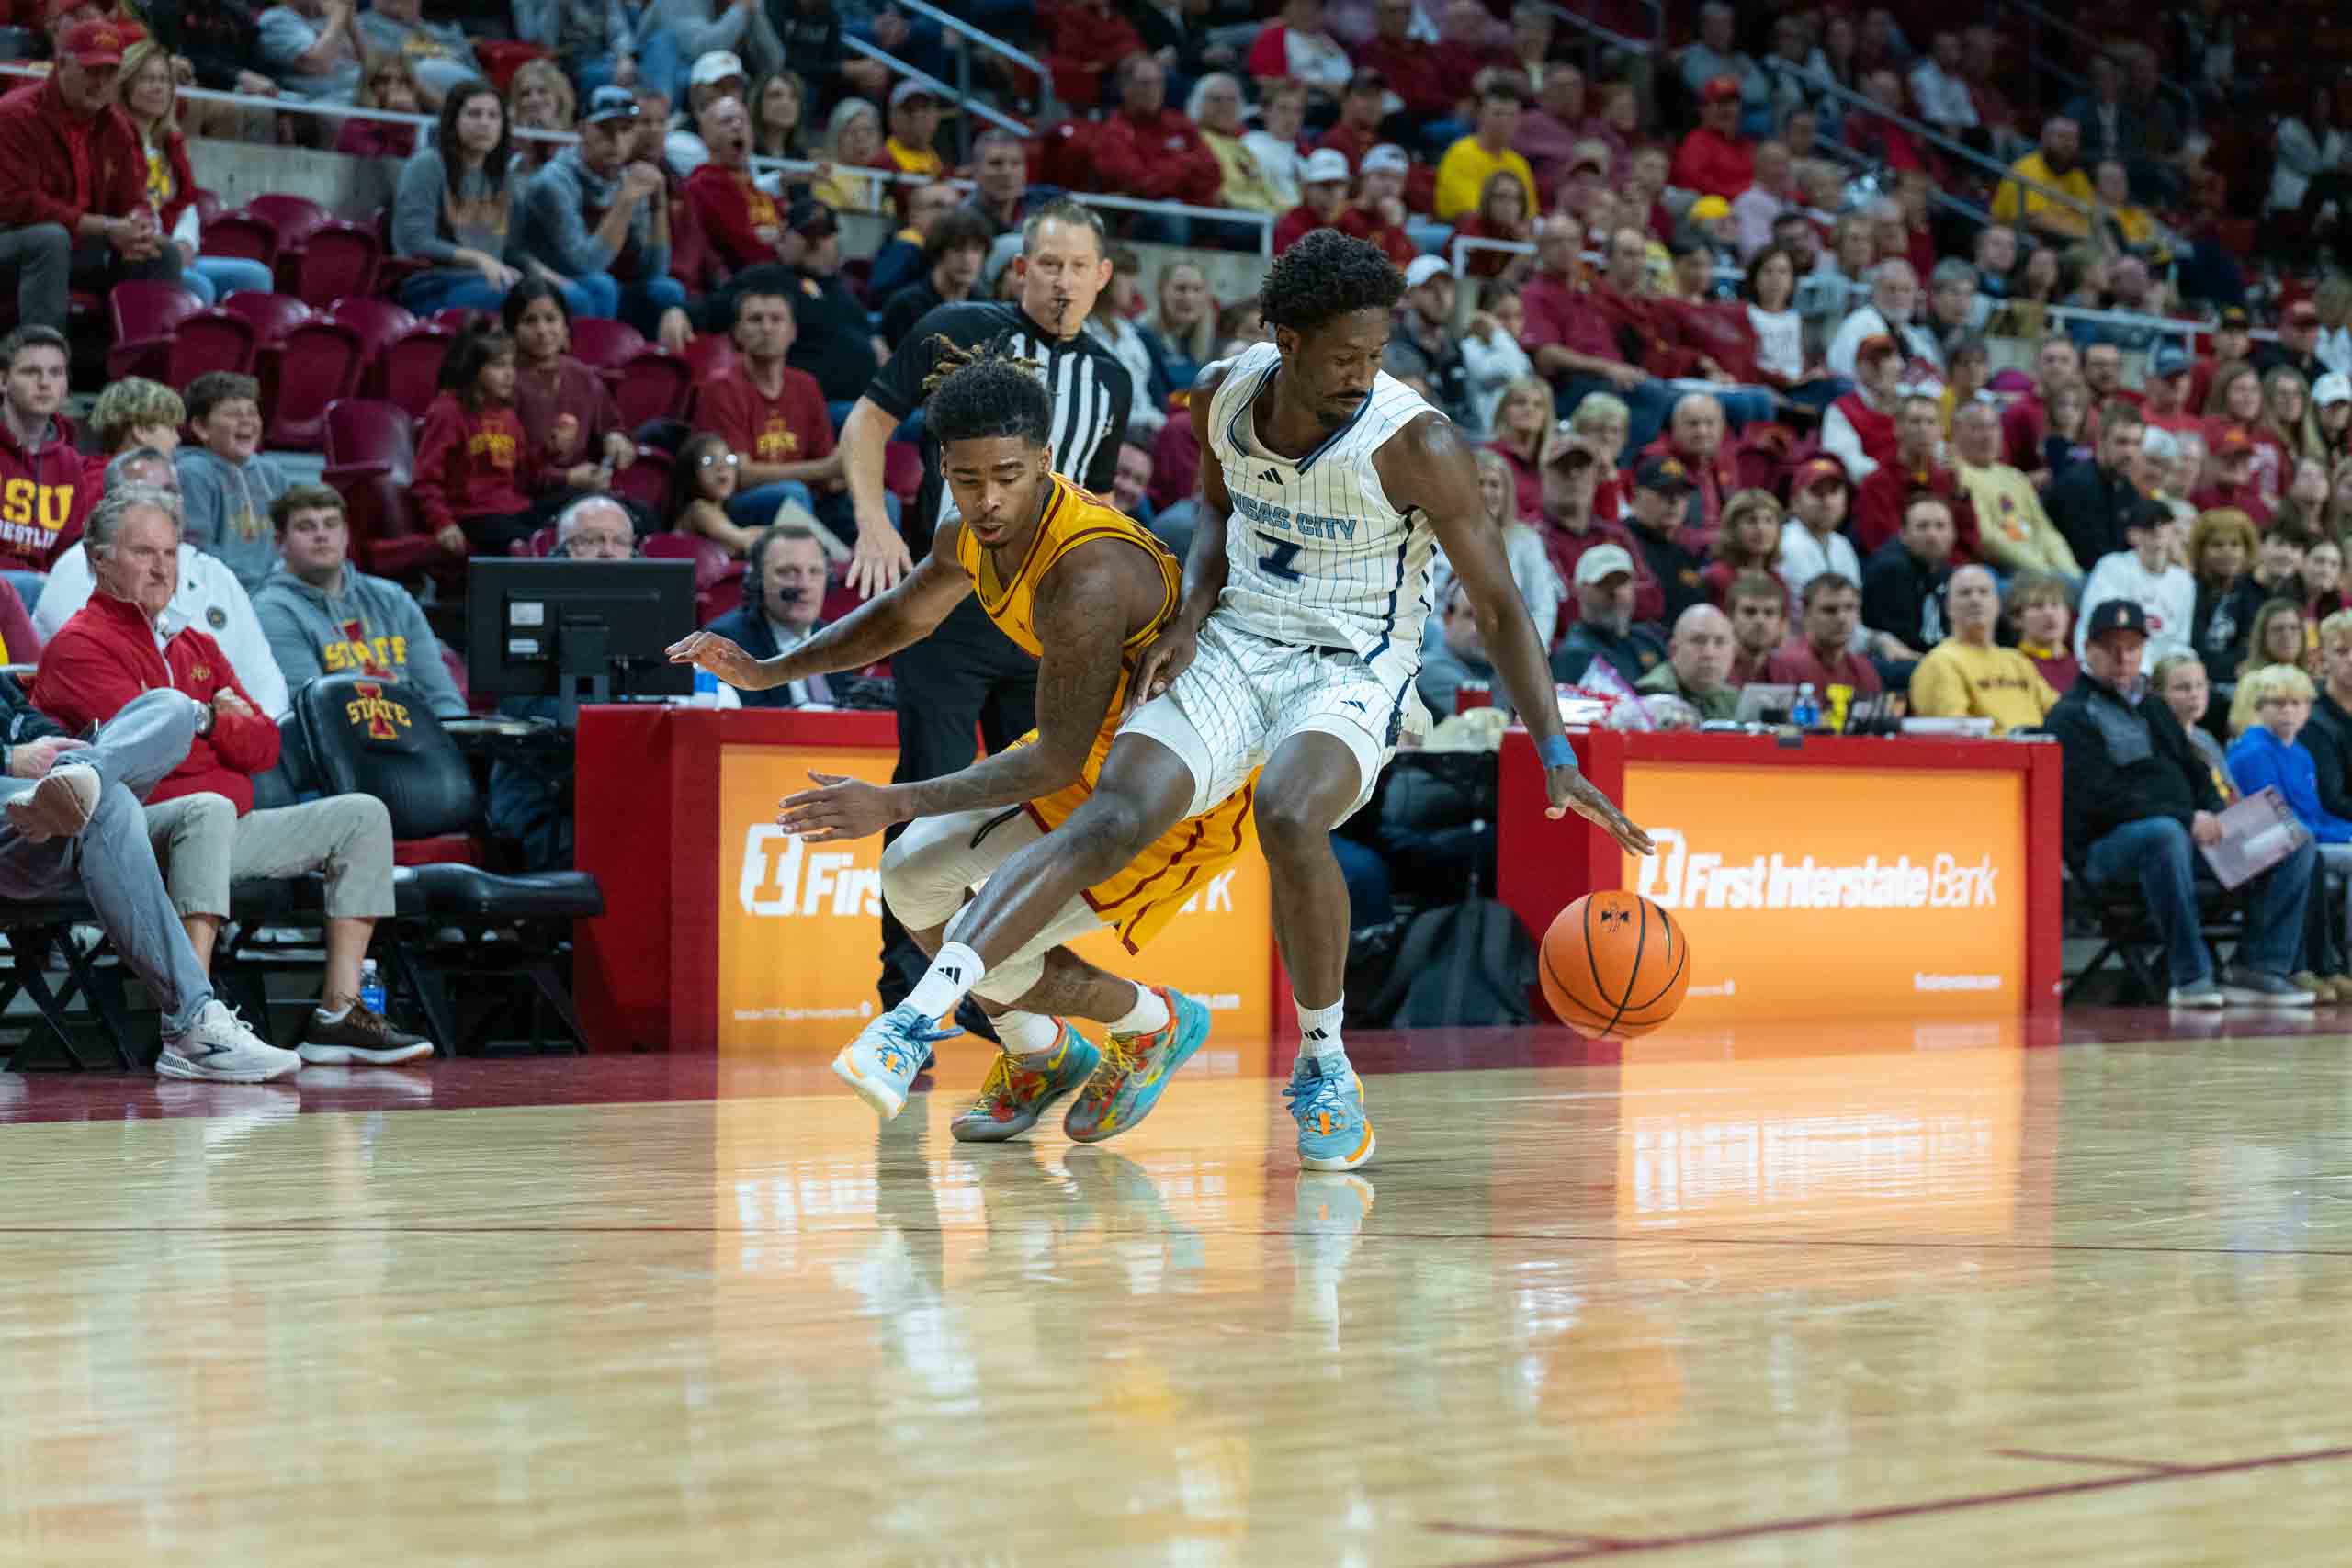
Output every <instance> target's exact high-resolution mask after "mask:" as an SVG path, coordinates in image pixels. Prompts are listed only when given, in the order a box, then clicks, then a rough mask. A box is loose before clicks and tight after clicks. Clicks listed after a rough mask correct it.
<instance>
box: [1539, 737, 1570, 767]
mask: <svg viewBox="0 0 2352 1568" xmlns="http://www.w3.org/2000/svg"><path fill="white" fill-rule="evenodd" d="M1535 754H1536V756H1538V757H1539V758H1541V759H1543V762H1544V766H1545V767H1546V768H1573V767H1575V766H1576V765H1577V750H1576V748H1575V747H1573V746H1571V745H1569V744H1568V738H1567V737H1566V736H1565V735H1547V736H1545V737H1544V739H1541V740H1538V741H1537V742H1536V743H1535Z"/></svg>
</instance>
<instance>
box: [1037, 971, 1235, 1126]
mask: <svg viewBox="0 0 2352 1568" xmlns="http://www.w3.org/2000/svg"><path fill="white" fill-rule="evenodd" d="M1152 989H1153V990H1154V991H1155V992H1157V993H1159V999H1160V1000H1161V1001H1163V1002H1165V1003H1167V1004H1168V1023H1167V1026H1166V1027H1165V1028H1163V1029H1160V1030H1159V1031H1158V1032H1155V1033H1151V1034H1132V1035H1130V1034H1114V1035H1112V1036H1111V1037H1110V1038H1109V1039H1108V1040H1106V1041H1104V1042H1103V1065H1102V1066H1100V1067H1098V1068H1096V1069H1095V1073H1094V1077H1092V1078H1091V1079H1090V1080H1088V1082H1087V1085H1086V1088H1085V1090H1084V1091H1083V1092H1081V1093H1080V1095H1079V1097H1078V1099H1077V1100H1073V1101H1072V1102H1071V1103H1070V1108H1069V1112H1068V1113H1067V1114H1066V1115H1064V1116H1063V1117H1062V1131H1063V1132H1065V1133H1068V1134H1069V1135H1070V1138H1071V1139H1072V1141H1074V1142H1077V1143H1081V1144H1099V1143H1101V1142H1102V1141H1103V1139H1105V1138H1110V1137H1115V1136H1117V1135H1118V1134H1121V1133H1124V1132H1125V1131H1127V1130H1128V1129H1129V1128H1131V1127H1133V1126H1135V1125H1136V1123H1137V1122H1141V1121H1142V1120H1143V1119H1144V1118H1145V1117H1147V1116H1148V1115H1150V1114H1151V1108H1152V1107H1153V1106H1155V1105H1157V1104H1159V1097H1160V1095H1161V1094H1162V1093H1163V1092H1164V1091H1165V1090H1166V1089H1167V1088H1168V1079H1169V1077H1170V1075H1172V1074H1173V1073H1174V1072H1175V1071H1176V1069H1177V1068H1179V1067H1181V1066H1183V1065H1184V1064H1185V1063H1186V1062H1188V1061H1191V1060H1192V1058H1193V1052H1195V1051H1197V1050H1199V1049H1200V1048H1201V1044H1202V1043H1203V1042H1204V1041H1205V1040H1207V1039H1208V1037H1209V1010H1208V1009H1206V1008H1204V1007H1203V1006H1202V1005H1201V1004H1200V1003H1198V1002H1196V1001H1194V1000H1193V998H1190V997H1188V996H1185V995H1184V994H1183V993H1182V992H1181V991H1171V990H1170V989H1169V988H1168V987H1165V986H1154V987H1152Z"/></svg>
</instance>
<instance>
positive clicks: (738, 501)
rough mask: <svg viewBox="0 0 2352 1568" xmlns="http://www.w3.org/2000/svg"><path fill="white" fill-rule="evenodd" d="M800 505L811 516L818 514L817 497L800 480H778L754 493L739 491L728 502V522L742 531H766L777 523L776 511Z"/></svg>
mask: <svg viewBox="0 0 2352 1568" xmlns="http://www.w3.org/2000/svg"><path fill="white" fill-rule="evenodd" d="M787 501H791V502H799V504H800V505H801V506H802V507H804V508H806V509H807V510H808V512H809V514H810V515H811V516H814V515H815V514H816V511H817V498H816V496H815V495H814V494H812V493H811V492H810V491H809V487H808V486H807V485H805V484H802V483H801V482H800V481H799V480H798V479H778V480H776V481H775V483H774V484H764V485H761V486H759V487H757V488H756V489H753V490H739V491H736V492H735V496H734V499H733V500H731V501H729V502H728V503H727V520H728V521H729V523H732V524H734V525H736V526H737V527H739V528H764V527H766V526H767V525H769V524H771V523H773V522H775V509H776V508H777V507H779V506H782V505H783V504H784V503H785V502H787Z"/></svg>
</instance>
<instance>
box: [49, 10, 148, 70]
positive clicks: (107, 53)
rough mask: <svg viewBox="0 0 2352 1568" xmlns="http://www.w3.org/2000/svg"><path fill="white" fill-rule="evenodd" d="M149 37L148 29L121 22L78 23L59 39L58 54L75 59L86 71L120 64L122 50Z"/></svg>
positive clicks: (67, 29) (61, 57) (62, 57)
mask: <svg viewBox="0 0 2352 1568" xmlns="http://www.w3.org/2000/svg"><path fill="white" fill-rule="evenodd" d="M146 36H147V34H146V31H145V29H144V28H130V27H126V26H124V25H123V24H122V23H120V22H104V21H101V22H76V23H74V25H73V26H72V27H70V28H66V29H65V36H64V37H63V38H62V39H58V40H57V53H58V57H59V58H60V59H68V60H71V61H73V62H74V64H76V65H78V66H80V67H82V69H84V70H85V71H91V70H96V68H98V67H99V66H102V65H119V64H121V63H122V51H124V50H126V49H129V48H130V46H131V45H132V44H134V43H137V42H138V41H139V40H140V39H142V38H145V37H146Z"/></svg>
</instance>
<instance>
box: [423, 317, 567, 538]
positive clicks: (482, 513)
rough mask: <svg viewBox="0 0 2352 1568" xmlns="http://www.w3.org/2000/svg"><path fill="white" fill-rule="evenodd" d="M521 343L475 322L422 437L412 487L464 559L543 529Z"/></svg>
mask: <svg viewBox="0 0 2352 1568" xmlns="http://www.w3.org/2000/svg"><path fill="white" fill-rule="evenodd" d="M540 466H541V465H540V461H539V454H538V453H537V452H536V451H534V450H533V449H532V446H531V442H530V439H529V437H527V436H526V435H525V434H524V433H523V421H522V419H521V417H520V416H519V415H518V414H516V413H515V340H514V339H513V338H510V337H508V336H507V335H506V334H505V333H503V332H502V331H500V330H499V329H498V328H496V327H481V326H477V327H469V328H468V329H467V330H466V331H465V332H463V333H459V334H458V341H457V342H456V343H454V344H450V345H449V357H448V358H447V360H445V361H443V362H442V366H441V390H440V395H439V396H437V397H435V399H434V400H433V401H432V403H431V405H430V406H428V407H427V408H426V409H425V411H424V423H423V425H422V426H421V427H420V428H419V430H418V432H417V437H416V479H415V482H414V484H413V487H412V491H413V494H414V495H415V497H416V503H417V505H418V507H419V508H420V509H421V510H422V511H423V512H424V521H425V523H426V525H428V526H429V527H431V528H432V529H433V531H434V534H435V536H436V537H438V538H439V540H440V541H441V547H442V548H443V549H444V550H446V551H447V552H448V553H449V554H450V555H452V556H455V557H458V558H463V557H465V556H467V555H469V554H472V555H485V556H503V555H504V554H506V552H507V547H508V546H510V545H514V544H518V543H520V542H521V541H523V540H525V539H527V538H529V537H530V536H531V535H532V534H533V533H534V532H535V531H536V530H537V528H538V525H539V521H540V519H539V517H538V515H537V513H535V512H534V511H533V510H532V506H531V492H532V491H535V490H537V489H538V488H539V468H540Z"/></svg>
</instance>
